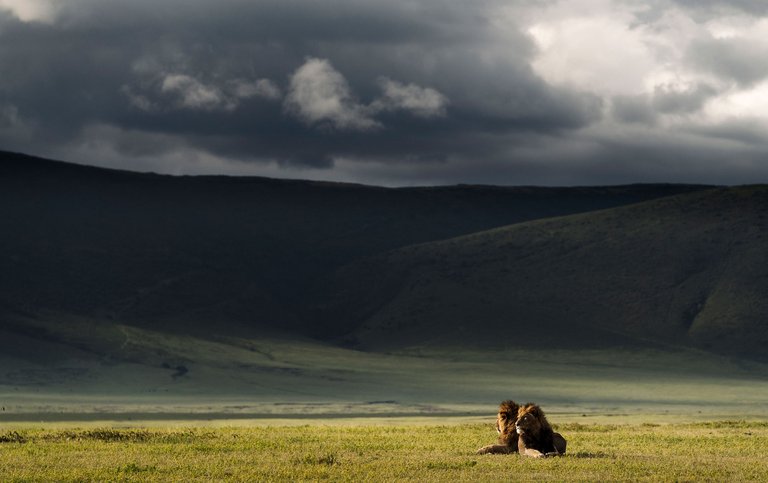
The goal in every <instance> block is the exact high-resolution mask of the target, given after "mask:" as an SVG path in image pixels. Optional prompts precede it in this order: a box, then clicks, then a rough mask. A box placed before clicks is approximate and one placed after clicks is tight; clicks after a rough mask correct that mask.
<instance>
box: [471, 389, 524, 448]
mask: <svg viewBox="0 0 768 483" xmlns="http://www.w3.org/2000/svg"><path fill="white" fill-rule="evenodd" d="M519 409H520V406H518V404H517V403H516V402H515V401H512V400H509V401H504V402H502V403H501V404H500V405H499V414H498V415H497V416H496V432H498V433H499V444H489V445H488V446H483V447H482V448H480V449H479V450H477V454H491V453H492V454H509V453H516V452H517V432H516V431H515V421H516V420H517V412H518V410H519Z"/></svg>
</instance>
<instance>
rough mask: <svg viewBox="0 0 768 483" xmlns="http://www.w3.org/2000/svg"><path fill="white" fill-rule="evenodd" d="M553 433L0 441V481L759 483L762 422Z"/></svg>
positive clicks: (20, 434) (349, 429)
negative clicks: (549, 436)
mask: <svg viewBox="0 0 768 483" xmlns="http://www.w3.org/2000/svg"><path fill="white" fill-rule="evenodd" d="M558 430H559V431H560V432H561V433H563V434H564V435H565V436H566V438H567V439H568V450H569V451H568V455H567V456H565V457H563V458H556V459H546V460H534V459H530V458H523V457H520V456H518V455H504V456H502V455H483V456H478V455H475V454H474V450H475V449H477V448H478V447H480V446H482V445H485V444H488V443H491V442H493V440H494V439H495V433H494V431H493V429H492V427H491V425H490V424H459V425H449V424H445V425H423V424H422V425H414V424H407V423H406V424H399V425H394V426H386V425H380V424H361V425H352V426H347V425H321V424H312V425H304V426H280V427H275V426H271V427H266V426H265V427H249V428H243V427H229V428H201V427H197V428H194V427H193V428H184V429H178V428H177V429H168V428H153V429H147V428H143V429H142V428H138V429H114V428H106V427H105V428H89V429H82V428H81V429H57V430H50V429H33V428H27V429H17V430H13V431H8V430H6V431H2V430H0V480H3V481H28V480H32V481H35V480H38V481H40V480H44V481H51V480H56V481H75V480H77V481H82V480H110V481H115V480H117V481H120V480H131V481H190V480H221V479H233V480H240V481H244V480H261V481H264V480H281V481H285V480H323V479H329V480H347V481H363V480H387V481H389V480H418V481H441V480H442V481H474V480H479V481H499V480H542V479H549V480H583V481H585V480H589V481H597V480H602V481H605V480H614V481H615V480H678V481H679V480H697V481H700V480H719V481H743V480H758V481H766V480H768V466H766V465H765V464H764V461H765V448H766V447H768V423H766V422H744V421H723V422H705V423H691V424H661V425H660V424H655V423H645V424H631V425H606V424H602V425H599V424H578V423H567V424H560V425H559V426H558Z"/></svg>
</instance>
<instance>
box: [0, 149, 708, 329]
mask: <svg viewBox="0 0 768 483" xmlns="http://www.w3.org/2000/svg"><path fill="white" fill-rule="evenodd" d="M697 189H701V187H695V186H667V185H661V186H625V187H604V188H600V187H598V188H501V187H490V186H453V187H436V188H407V189H385V188H377V187H368V186H360V185H351V184H336V183H317V182H306V181H290V180H276V179H266V178H234V177H210V176H200V177H173V176H160V175H154V174H139V173H132V172H123V171H114V170H106V169H100V168H94V167H86V166H79V165H72V164H66V163H61V162H55V161H49V160H43V159H39V158H33V157H29V156H24V155H19V154H12V153H0V232H2V233H3V236H2V237H0V273H2V274H3V276H2V277H0V315H5V320H6V321H7V320H9V319H8V318H9V317H11V316H12V315H14V314H15V316H26V317H32V318H39V319H43V320H48V319H50V320H55V319H56V318H62V317H65V316H76V317H85V318H90V319H92V320H94V321H99V322H100V323H126V324H129V325H136V326H152V327H155V328H156V327H163V328H165V329H168V330H176V329H179V330H181V331H182V332H185V333H187V332H195V333H212V332H215V333H225V334H231V333H233V332H234V333H237V331H241V330H246V331H248V330H251V329H254V328H258V329H259V330H262V329H269V330H280V331H285V330H288V331H290V332H291V333H292V334H299V335H301V334H307V333H314V332H316V331H315V330H314V328H313V327H312V323H313V319H312V318H311V317H310V316H309V315H310V314H308V313H307V312H306V307H307V306H309V305H310V300H309V297H310V296H311V294H313V293H314V291H313V289H314V287H315V286H316V285H318V284H323V283H324V282H323V280H324V277H325V276H326V275H327V274H328V273H331V272H333V271H334V270H335V269H336V268H338V267H340V266H341V265H344V264H347V263H351V262H352V261H354V260H356V259H358V258H360V257H364V256H370V255H375V254H377V253H381V252H384V251H386V250H391V249H395V248H399V247H403V246H408V245H411V244H414V243H423V242H429V241H434V240H440V239H445V238H450V237H455V236H459V235H464V234H468V233H473V232H476V231H480V230H487V229H489V228H494V227H499V226H504V225H509V224H513V223H518V222H521V221H526V220H531V219H538V218H544V217H551V216H560V215H564V214H570V213H578V212H584V211H589V210H595V209H603V208H607V207H611V206H617V205H623V204H627V203H633V202H638V201H643V200H647V199H652V198H657V197H660V196H667V195H670V194H675V193H679V192H688V191H693V190H697ZM6 324H7V322H6ZM321 335H323V334H321Z"/></svg>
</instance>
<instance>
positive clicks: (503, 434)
mask: <svg viewBox="0 0 768 483" xmlns="http://www.w3.org/2000/svg"><path fill="white" fill-rule="evenodd" d="M519 409H520V406H518V404H517V403H516V402H515V401H512V400H508V401H504V402H502V403H501V404H500V405H499V414H498V415H497V416H496V431H498V433H499V442H500V443H501V444H506V445H512V446H514V447H517V433H516V432H515V421H516V420H517V412H518V410H519Z"/></svg>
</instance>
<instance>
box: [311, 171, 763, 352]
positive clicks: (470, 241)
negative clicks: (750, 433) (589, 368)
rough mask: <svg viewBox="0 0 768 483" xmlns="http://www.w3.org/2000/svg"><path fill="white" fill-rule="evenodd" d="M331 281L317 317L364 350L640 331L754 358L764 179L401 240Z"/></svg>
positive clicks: (595, 341) (605, 341) (533, 342)
mask: <svg viewBox="0 0 768 483" xmlns="http://www.w3.org/2000/svg"><path fill="white" fill-rule="evenodd" d="M328 293H329V294H335V296H336V298H335V299H334V301H333V302H331V303H330V304H329V306H327V307H326V309H327V310H328V311H329V312H330V313H331V314H333V317H332V318H329V319H327V321H326V323H328V324H329V325H330V326H332V327H333V329H334V330H335V331H336V332H337V333H339V334H341V333H346V334H347V339H346V340H347V342H348V343H351V344H357V346H358V347H362V348H375V349H385V348H398V347H399V348H402V347H404V346H411V345H422V344H433V345H449V346H450V345H453V346H459V345H464V346H466V345H468V344H473V343H474V344H478V345H490V346H494V347H570V348H575V347H592V346H597V347H600V346H612V345H613V346H615V345H616V344H622V345H627V344H633V343H636V342H640V341H643V342H648V341H651V342H656V343H663V344H673V345H674V344H680V345H693V346H696V347H700V348H704V349H707V350H712V351H715V352H723V353H730V354H739V355H747V356H751V357H765V347H766V345H768V315H767V314H768V298H766V296H765V294H767V293H768V187H766V186H754V187H739V188H730V189H713V190H709V191H703V192H697V193H690V194H684V195H679V196H675V197H670V198H665V199H659V200H654V201H649V202H645V203H642V204H637V205H633V206H626V207H621V208H614V209H610V210H605V211H600V212H593V213H585V214H579V215H572V216H567V217H562V218H554V219H548V220H538V221H532V222H527V223H522V224H518V225H514V226H509V227H504V228H499V229H494V230H490V231H485V232H482V233H476V234H472V235H468V236H464V237H459V238H454V239H450V240H444V241H439V242H434V243H427V244H422V245H417V246H412V247H407V248H403V249H401V250H397V251H394V252H391V253H388V254H386V255H381V256H378V257H374V258H371V259H367V260H365V261H361V262H359V263H357V264H353V265H351V266H349V267H346V268H345V269H343V270H341V271H340V272H339V273H338V274H337V277H336V284H335V285H333V286H332V288H331V289H330V290H329V291H328ZM340 314H343V315H340Z"/></svg>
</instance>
